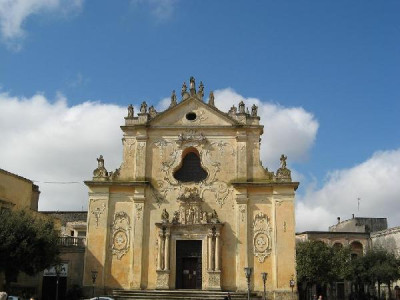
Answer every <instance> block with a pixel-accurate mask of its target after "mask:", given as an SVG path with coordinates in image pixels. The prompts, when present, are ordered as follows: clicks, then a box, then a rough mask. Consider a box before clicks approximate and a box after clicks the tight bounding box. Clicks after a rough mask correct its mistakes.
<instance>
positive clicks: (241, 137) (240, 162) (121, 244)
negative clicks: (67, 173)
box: [83, 77, 299, 299]
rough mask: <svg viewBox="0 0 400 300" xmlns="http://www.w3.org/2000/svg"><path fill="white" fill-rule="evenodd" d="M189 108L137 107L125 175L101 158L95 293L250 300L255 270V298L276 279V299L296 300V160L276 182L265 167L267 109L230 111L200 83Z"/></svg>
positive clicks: (93, 253)
mask: <svg viewBox="0 0 400 300" xmlns="http://www.w3.org/2000/svg"><path fill="white" fill-rule="evenodd" d="M179 98H180V100H178V99H177V95H176V93H175V91H173V92H172V95H171V101H170V105H169V107H168V108H167V109H166V110H164V111H162V112H157V111H156V109H155V108H154V107H153V106H150V107H148V105H147V103H146V102H143V103H142V104H141V107H140V111H138V112H137V113H136V114H135V111H134V108H133V106H132V105H130V106H129V107H128V112H127V116H126V117H125V123H124V124H123V125H122V126H121V129H122V132H123V138H122V143H123V153H122V163H121V165H120V167H119V168H118V169H116V170H115V171H112V172H109V171H107V170H106V168H105V158H103V156H101V155H100V157H99V158H98V159H97V163H98V166H97V168H96V169H95V170H94V171H93V178H92V179H91V180H88V181H85V184H86V185H87V186H88V188H89V208H88V223H87V247H86V252H85V260H84V276H83V278H84V279H83V284H84V286H86V287H91V286H92V285H93V284H94V285H95V286H96V288H100V289H103V290H105V291H109V290H113V289H122V290H175V289H187V290H192V289H193V290H214V291H247V288H248V279H247V278H246V275H245V271H244V270H245V268H251V274H250V277H249V284H250V289H251V291H255V292H260V293H262V291H263V290H264V282H263V277H262V273H267V274H268V275H267V280H266V290H267V291H268V292H269V295H271V296H270V297H271V298H273V299H288V298H292V297H293V294H292V293H293V288H294V292H295V291H296V287H293V283H294V282H295V281H296V278H295V277H296V271H295V217H294V197H295V191H296V189H297V187H298V185H299V183H298V182H293V181H292V179H291V172H290V170H289V169H288V168H287V166H286V159H287V157H286V156H284V155H282V156H281V157H277V160H279V159H280V168H279V169H278V170H277V171H276V172H271V171H269V170H268V169H267V168H264V167H263V166H262V164H261V162H260V137H261V135H262V134H263V126H262V125H260V117H259V116H258V111H257V110H258V108H257V106H256V105H253V106H251V107H250V108H246V107H245V104H244V103H243V101H241V102H240V103H239V104H238V106H237V107H236V106H235V105H233V106H232V107H231V109H230V110H229V111H228V112H222V111H220V110H219V109H218V108H217V107H216V106H215V99H214V94H213V92H210V93H209V97H208V99H204V85H203V83H202V82H200V84H199V85H198V86H197V85H196V82H195V79H194V78H193V77H191V78H190V81H189V83H188V86H187V85H186V83H183V86H182V89H181V97H179ZM265 122H268V120H265ZM93 276H95V278H93ZM264 276H265V275H264ZM93 282H94V283H93ZM270 297H269V298H270Z"/></svg>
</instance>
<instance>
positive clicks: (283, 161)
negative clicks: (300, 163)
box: [280, 154, 287, 169]
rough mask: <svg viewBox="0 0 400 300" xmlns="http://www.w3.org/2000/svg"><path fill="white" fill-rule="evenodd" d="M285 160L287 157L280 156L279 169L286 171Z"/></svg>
mask: <svg viewBox="0 0 400 300" xmlns="http://www.w3.org/2000/svg"><path fill="white" fill-rule="evenodd" d="M286 160H287V156H285V155H284V154H282V155H281V158H280V161H281V169H286Z"/></svg>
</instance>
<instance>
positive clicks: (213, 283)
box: [208, 271, 221, 289]
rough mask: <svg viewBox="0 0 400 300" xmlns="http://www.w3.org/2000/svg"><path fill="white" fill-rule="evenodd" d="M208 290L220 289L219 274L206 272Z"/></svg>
mask: <svg viewBox="0 0 400 300" xmlns="http://www.w3.org/2000/svg"><path fill="white" fill-rule="evenodd" d="M208 288H209V289H221V272H215V271H214V272H208Z"/></svg>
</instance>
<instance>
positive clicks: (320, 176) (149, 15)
mask: <svg viewBox="0 0 400 300" xmlns="http://www.w3.org/2000/svg"><path fill="white" fill-rule="evenodd" d="M48 3H50V4H48ZM399 13H400V2H399V1H389V0H387V1H169V0H165V1H161V0H149V1H144V0H137V1H83V0H75V1H64V0H51V1H43V0H26V1H14V3H13V2H12V1H7V0H0V25H1V44H0V86H1V90H0V92H2V93H3V103H6V104H7V103H8V102H7V101H11V100H10V99H11V98H12V97H14V98H15V99H16V101H20V102H21V103H22V102H23V99H24V97H26V99H28V100H29V101H33V100H32V99H33V97H34V96H35V95H36V96H38V95H41V96H43V97H44V101H45V102H46V101H47V102H48V105H54V104H55V103H56V102H57V101H60V98H62V99H64V101H65V102H66V106H67V108H73V107H75V106H79V105H80V104H82V103H85V102H87V101H100V103H101V104H104V105H108V104H109V105H115V106H117V107H124V108H125V107H126V106H127V105H128V104H129V103H133V104H134V105H136V106H137V104H138V103H140V102H141V101H143V100H146V101H147V102H148V103H154V104H157V103H159V102H160V101H162V99H164V98H165V97H168V96H169V95H170V93H171V91H172V89H176V90H180V86H181V84H182V82H183V81H184V80H186V81H187V80H188V78H189V77H190V76H192V75H193V76H195V77H196V79H198V80H202V81H203V82H204V84H205V86H206V90H210V89H213V90H221V91H224V90H226V89H228V88H231V90H232V91H233V92H234V93H236V94H238V95H241V96H243V97H245V98H255V99H258V100H259V101H261V102H263V103H270V104H273V105H276V106H277V107H281V108H282V107H284V108H296V109H300V108H302V109H303V110H304V111H305V112H307V114H309V115H311V116H312V119H313V120H314V122H315V123H316V124H317V125H318V130H317V132H315V135H314V136H313V138H312V139H311V140H310V142H309V147H308V148H307V149H306V150H304V153H302V154H301V155H300V154H299V157H301V159H300V158H299V159H294V160H292V162H291V163H290V157H289V164H290V166H291V167H292V168H293V169H294V170H295V172H296V173H298V178H299V179H300V180H302V186H301V188H300V190H299V196H300V198H299V201H300V202H301V203H303V204H304V205H308V208H309V210H308V211H307V212H305V213H304V215H305V216H307V213H309V214H312V215H315V214H318V213H319V212H320V211H318V209H322V208H323V209H325V211H329V208H328V207H327V205H328V204H327V203H330V202H329V201H328V200H326V199H325V198H324V199H325V200H323V199H322V198H323V197H325V196H321V195H320V193H322V192H323V191H324V188H327V185H329V184H330V183H332V182H333V181H335V180H336V181H340V179H341V180H343V178H344V177H345V176H344V175H343V173H341V172H345V170H347V171H349V172H350V173H351V171H353V170H358V169H357V168H358V167H362V166H364V164H365V163H368V162H369V163H370V164H373V163H376V157H377V156H378V158H379V159H382V157H384V158H385V157H386V156H385V155H388V156H389V158H387V159H388V160H389V162H391V163H389V162H388V167H392V168H393V167H394V168H395V170H394V174H395V175H399V174H400V171H399V170H398V168H399V164H400V159H399V155H400V150H399V149H400V134H399V128H400V121H399V120H400V118H399V115H400V101H399V96H400V89H399V87H400V74H399V70H400V42H399V41H400V39H399V38H400V18H399ZM28 100H27V101H28ZM91 103H92V102H91ZM232 104H236V105H237V103H232ZM4 105H5V104H4ZM230 105H231V104H230V103H229V106H230ZM0 114H1V112H0ZM0 122H1V121H0ZM19 122H23V120H19ZM118 122H120V121H119V120H118ZM265 122H268V121H267V120H265ZM13 137H14V138H15V137H16V135H11V134H10V139H13ZM118 138H120V136H119V137H118ZM286 146H287V147H288V148H291V147H294V148H296V145H292V144H290V143H289V144H287V145H286ZM279 150H281V149H279ZM98 151H100V152H101V151H102V150H101V149H100V150H98ZM283 151H284V150H283ZM374 153H375V156H374ZM376 153H378V154H376ZM379 153H380V154H379ZM21 155H23V154H21ZM305 158H307V159H305ZM14 159H15V158H14ZM14 159H8V160H7V161H5V162H3V163H4V165H3V167H2V166H1V164H0V167H2V168H6V169H8V170H10V171H14V172H18V173H19V174H21V175H23V176H27V177H29V175H30V174H31V173H30V172H33V170H31V171H29V170H25V169H24V168H23V166H22V165H21V166H17V164H16V163H15V161H13V160H14ZM385 162H386V161H385ZM379 163H382V162H381V161H379ZM264 164H267V165H269V162H268V161H267V162H264ZM382 164H383V163H382ZM373 170H376V169H373ZM377 170H379V168H378V169H377ZM397 171H398V172H397ZM371 172H372V171H371ZM374 172H375V171H374ZM26 173H28V174H26ZM33 174H34V173H33ZM335 174H336V175H335ZM337 174H342V175H337ZM64 175H65V174H64ZM82 176H83V177H85V174H83V175H82ZM332 176H342V177H340V178H339V179H337V178H336V177H335V178H333V177H332ZM360 176H361V178H360V179H359V181H358V182H359V183H360V186H362V184H361V182H363V178H362V175H360ZM399 176H400V175H399ZM60 177H63V176H61V175H60ZM66 177H68V176H66ZM68 178H69V179H71V180H74V178H72V177H68ZM399 178H400V177H399ZM364 179H365V178H364ZM392 179H397V178H392ZM40 180H42V181H45V180H48V178H46V179H43V178H42V179H39V180H38V181H40ZM59 180H61V181H62V180H65V177H63V178H60V179H59ZM381 180H382V181H383V182H384V181H385V180H386V179H385V178H382V179H381ZM336 181H335V182H336ZM338 186H341V185H340V183H338ZM353 186H354V184H353ZM349 188H350V187H349ZM382 188H383V189H386V188H385V187H384V186H378V188H377V190H376V196H374V197H369V195H371V194H370V193H371V191H368V192H367V191H363V190H362V189H361V191H360V194H362V196H360V197H361V198H362V199H365V200H362V201H371V202H376V201H380V200H379V199H380V198H379V197H384V195H382V194H380V192H379V191H381V189H382ZM393 188H394V190H393V191H391V194H390V195H392V196H390V197H393V199H392V200H391V201H390V202H388V203H387V207H388V211H385V210H383V211H382V212H380V211H379V212H377V211H376V209H373V207H374V206H371V208H370V209H371V210H365V211H364V212H363V211H362V210H360V214H364V213H365V214H367V213H369V214H372V213H373V212H374V211H375V213H376V214H379V215H376V216H378V217H381V216H383V215H381V214H390V211H391V210H393V208H395V207H396V206H395V201H396V196H394V195H396V193H398V192H399V190H398V188H397V187H396V186H394V187H393ZM307 191H308V192H307ZM342 193H343V194H345V193H346V190H343V191H342ZM337 195H340V193H338V194H337ZM379 195H380V196H379ZM343 196H345V195H343ZM41 197H46V196H45V195H43V192H42V196H41ZM318 197H322V198H318ZM337 197H339V196H337ZM368 197H369V198H370V199H369V200H368ZM388 197H389V196H388ZM390 197H389V198H390ZM311 198H312V199H311ZM314 198H315V199H316V200H313V199H314ZM353 198H354V197H353ZM397 199H398V196H397ZM318 201H319V202H318ZM324 201H326V202H324ZM333 201H336V200H333ZM45 202H46V201H45ZM321 203H325V204H324V205H322V204H321ZM362 203H364V202H362ZM352 205H354V203H352ZM362 205H364V204H362ZM371 205H372V204H371ZM385 205H386V204H385ZM77 206H78V207H77V209H79V208H80V205H77ZM365 207H367V205H365ZM42 208H49V209H55V207H54V204H53V207H52V206H51V205H50V204H49V205H45V206H44V207H42ZM72 208H73V207H72ZM301 209H302V208H299V211H301ZM397 210H398V206H397ZM352 212H354V211H350V210H348V211H346V210H343V209H342V210H340V209H338V211H337V214H339V213H341V214H343V215H342V217H348V216H350V215H351V213H352ZM335 213H336V211H335ZM356 213H357V212H356ZM322 215H324V213H322ZM324 216H325V215H324ZM385 216H386V215H385ZM398 216H399V215H394V214H393V213H391V214H390V215H389V217H390V218H392V219H393V218H397V217H398ZM307 218H308V219H309V217H307ZM298 220H302V218H301V217H298ZM392 221H393V220H392ZM313 222H314V223H312V224H310V226H311V225H313V224H320V223H319V222H318V219H316V220H313ZM332 222H334V220H329V224H330V223H332ZM396 222H397V221H396ZM396 222H392V223H391V224H392V225H400V223H399V224H397V223H396ZM313 226H315V225H313ZM324 226H325V223H324ZM299 228H301V229H302V228H303V227H299ZM304 228H305V229H307V228H308V227H307V226H304Z"/></svg>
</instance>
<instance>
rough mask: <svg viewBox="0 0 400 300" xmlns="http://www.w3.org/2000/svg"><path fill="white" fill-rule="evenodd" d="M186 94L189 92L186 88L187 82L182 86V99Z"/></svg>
mask: <svg viewBox="0 0 400 300" xmlns="http://www.w3.org/2000/svg"><path fill="white" fill-rule="evenodd" d="M186 92H187V86H186V82H184V83H183V84H182V91H181V94H182V97H183V95H184V94H185V93H186Z"/></svg>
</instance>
